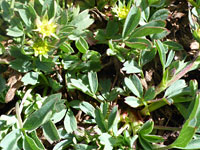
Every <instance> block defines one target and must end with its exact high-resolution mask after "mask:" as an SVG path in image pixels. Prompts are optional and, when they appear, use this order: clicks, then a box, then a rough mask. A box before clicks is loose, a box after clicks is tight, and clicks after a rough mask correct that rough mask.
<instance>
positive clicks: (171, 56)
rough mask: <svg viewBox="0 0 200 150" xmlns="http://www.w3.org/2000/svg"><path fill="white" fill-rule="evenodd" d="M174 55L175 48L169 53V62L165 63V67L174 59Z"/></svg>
mask: <svg viewBox="0 0 200 150" xmlns="http://www.w3.org/2000/svg"><path fill="white" fill-rule="evenodd" d="M174 55H175V52H174V51H173V50H171V51H170V52H169V54H168V57H167V62H166V64H165V67H166V68H167V67H168V66H169V65H170V64H171V63H172V61H173V59H174Z"/></svg>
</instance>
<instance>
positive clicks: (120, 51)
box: [0, 0, 200, 150]
mask: <svg viewBox="0 0 200 150" xmlns="http://www.w3.org/2000/svg"><path fill="white" fill-rule="evenodd" d="M188 1H189V2H190V3H191V4H192V6H193V7H192V8H191V10H189V16H188V19H189V21H190V27H191V33H192V35H193V37H194V39H195V40H196V41H197V42H199V43H200V28H199V24H198V21H195V19H194V18H195V17H196V20H199V19H200V18H199V16H200V1H199V0H197V1H193V0H188ZM167 5H168V2H167V1H165V0H142V1H133V0H127V1H125V0H123V1H120V0H118V1H117V0H102V1H98V0H97V1H95V0H84V1H78V2H76V3H75V2H74V3H73V2H72V1H67V3H65V0H63V1H58V0H57V1H55V0H34V1H28V0H2V1H0V25H1V27H0V31H4V32H2V34H1V35H0V41H1V44H0V103H1V104H2V105H3V104H4V105H7V104H8V103H15V104H16V106H15V111H13V112H12V113H10V114H2V115H1V116H0V147H1V148H2V149H5V150H8V149H9V150H18V149H24V150H31V149H33V150H36V149H37V150H44V149H48V148H49V147H50V148H49V149H53V150H62V149H66V148H67V149H77V150H79V149H81V150H93V149H106V150H110V149H120V150H124V149H145V150H151V149H172V148H177V149H200V137H199V125H200V120H199V118H200V116H199V115H200V112H199V110H200V108H199V107H200V103H199V102H200V95H199V92H198V82H197V81H196V80H190V81H188V80H185V78H184V75H186V74H188V72H190V71H193V70H197V69H198V68H199V63H200V61H199V59H200V58H199V53H198V54H197V56H195V57H194V59H193V60H191V59H175V56H177V53H179V52H181V51H183V50H184V48H183V46H182V45H181V44H180V43H177V42H175V41H168V40H165V39H166V36H167V35H168V34H169V33H170V31H169V30H168V29H167V28H166V19H167V18H168V16H169V11H168V10H167V9H166V7H167ZM99 22H100V23H99ZM3 24H4V25H5V26H3ZM151 63H158V64H160V69H159V68H154V69H155V70H156V71H159V73H160V79H157V81H156V83H154V82H151V83H150V82H149V81H148V80H147V79H146V77H145V74H146V71H147V69H146V68H147V67H149V66H151ZM108 67H109V69H107V68H108ZM8 74H9V75H8ZM113 78H114V79H113ZM158 82H160V83H158ZM1 104H0V105H1ZM165 105H169V106H171V105H174V106H175V107H176V108H177V110H179V112H180V114H181V115H182V116H183V118H184V120H185V123H184V124H183V126H182V128H181V130H180V134H179V136H178V137H177V139H176V140H175V141H173V143H172V144H169V145H165V144H164V142H165V139H164V138H163V137H162V136H161V135H158V134H157V130H159V129H158V128H156V125H155V120H154V119H153V117H152V112H156V111H158V110H159V108H161V107H163V106H165ZM138 116H139V117H138ZM147 118H148V119H147ZM163 129H164V130H168V129H169V128H167V127H166V128H165V127H164V128H163ZM42 138H44V139H45V140H46V141H48V143H49V145H50V146H49V145H46V144H45V143H43V141H42V140H41V139H42ZM48 146H49V147H48ZM47 147H48V148H47Z"/></svg>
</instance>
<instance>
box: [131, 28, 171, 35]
mask: <svg viewBox="0 0 200 150" xmlns="http://www.w3.org/2000/svg"><path fill="white" fill-rule="evenodd" d="M166 30H167V29H165V28H163V27H154V26H152V27H151V26H145V27H144V26H141V27H139V28H138V29H137V30H135V31H134V32H133V33H132V34H131V35H130V38H134V37H143V36H147V35H150V34H156V33H161V32H163V31H166Z"/></svg>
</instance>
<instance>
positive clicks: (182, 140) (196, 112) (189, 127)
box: [169, 94, 200, 148]
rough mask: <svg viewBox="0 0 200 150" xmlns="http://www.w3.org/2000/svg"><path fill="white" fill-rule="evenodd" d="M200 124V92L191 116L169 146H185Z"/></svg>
mask: <svg viewBox="0 0 200 150" xmlns="http://www.w3.org/2000/svg"><path fill="white" fill-rule="evenodd" d="M199 125H200V94H198V95H197V96H196V99H195V103H194V107H193V110H192V112H191V114H190V116H189V118H188V119H187V120H186V122H185V123H184V125H183V127H182V129H181V131H180V134H179V136H178V138H177V139H176V140H175V141H174V142H173V143H172V144H171V145H170V146H169V148H185V147H186V146H187V145H188V144H189V143H190V141H191V140H192V137H193V136H194V134H195V132H196V130H197V129H198V127H199Z"/></svg>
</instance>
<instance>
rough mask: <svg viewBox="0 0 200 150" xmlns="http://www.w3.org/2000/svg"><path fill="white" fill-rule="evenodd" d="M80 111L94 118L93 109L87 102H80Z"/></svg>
mask: <svg viewBox="0 0 200 150" xmlns="http://www.w3.org/2000/svg"><path fill="white" fill-rule="evenodd" d="M79 105H80V109H81V110H82V111H83V112H84V113H86V114H87V115H90V116H92V117H95V113H94V111H95V108H94V107H93V106H92V105H91V104H90V103H88V102H84V101H83V102H81V103H80V104H79Z"/></svg>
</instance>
